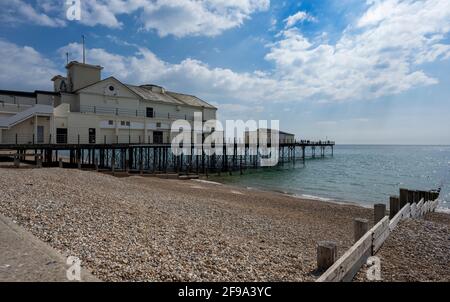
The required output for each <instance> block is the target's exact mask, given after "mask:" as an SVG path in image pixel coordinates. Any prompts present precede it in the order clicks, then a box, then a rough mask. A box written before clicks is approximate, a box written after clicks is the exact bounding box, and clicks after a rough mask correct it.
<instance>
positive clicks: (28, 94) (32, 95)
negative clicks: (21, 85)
mask: <svg viewBox="0 0 450 302" xmlns="http://www.w3.org/2000/svg"><path fill="white" fill-rule="evenodd" d="M0 94H3V95H13V96H22V97H30V98H35V97H36V96H37V95H38V94H48V95H59V93H58V92H53V91H43V90H36V91H34V92H29V91H15V90H0Z"/></svg>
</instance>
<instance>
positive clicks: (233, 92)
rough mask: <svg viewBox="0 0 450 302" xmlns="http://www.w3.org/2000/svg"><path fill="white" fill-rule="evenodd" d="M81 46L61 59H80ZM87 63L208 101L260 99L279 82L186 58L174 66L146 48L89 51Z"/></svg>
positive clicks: (75, 45)
mask: <svg viewBox="0 0 450 302" xmlns="http://www.w3.org/2000/svg"><path fill="white" fill-rule="evenodd" d="M81 50H82V47H81V45H80V44H78V43H72V44H69V45H67V46H65V47H62V48H61V49H60V50H59V53H60V55H61V57H63V56H64V54H65V53H66V52H70V53H71V55H72V57H73V58H81ZM87 58H88V62H89V63H91V64H99V65H102V66H104V67H105V73H106V74H110V75H114V76H116V77H117V78H118V79H119V80H121V81H123V82H125V83H129V84H146V83H147V84H148V83H155V84H160V85H163V86H165V87H166V88H168V89H173V90H178V91H184V92H187V93H193V94H197V95H200V96H202V97H204V98H206V99H208V100H210V99H211V100H220V101H222V102H223V101H228V102H229V101H230V100H245V99H246V100H250V99H255V100H256V99H258V98H259V97H260V95H261V91H260V90H261V88H262V87H265V89H270V87H272V89H274V90H275V88H276V86H277V81H276V80H274V79H270V78H269V77H268V75H267V74H264V73H260V72H255V73H236V72H233V71H232V70H230V69H225V68H212V67H210V66H208V65H207V64H205V63H203V62H201V61H198V60H194V59H191V58H187V59H185V60H182V61H181V62H179V63H176V64H172V63H168V62H165V61H163V60H161V59H160V58H158V57H157V56H156V55H155V54H154V53H153V52H151V51H150V50H149V49H146V48H139V49H138V50H137V52H136V53H135V54H133V55H130V56H122V55H117V54H113V53H110V52H108V51H106V50H104V49H100V48H94V49H88V50H87Z"/></svg>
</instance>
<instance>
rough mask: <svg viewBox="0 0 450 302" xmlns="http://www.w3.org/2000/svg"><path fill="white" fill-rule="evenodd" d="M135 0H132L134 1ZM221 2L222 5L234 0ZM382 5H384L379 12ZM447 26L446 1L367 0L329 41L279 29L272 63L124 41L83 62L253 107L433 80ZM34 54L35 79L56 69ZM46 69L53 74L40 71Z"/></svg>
mask: <svg viewBox="0 0 450 302" xmlns="http://www.w3.org/2000/svg"><path fill="white" fill-rule="evenodd" d="M123 2H124V1H119V0H116V1H112V2H111V7H110V8H114V7H116V8H114V9H118V7H120V4H121V3H123ZM138 2H139V1H138V0H136V1H135V6H136V7H138V6H139V3H138ZM250 2H251V1H250ZM250 2H248V3H250ZM214 3H215V4H216V5H218V4H217V3H219V4H220V3H222V2H221V1H215V2H214ZM224 3H225V2H224ZM226 3H227V4H223V5H231V4H232V3H234V2H233V1H231V2H226ZM230 3H231V4H230ZM239 3H241V2H239ZM384 3H388V4H389V5H387V4H384ZM239 5H241V4H239ZM251 7H252V6H251V5H249V6H248V8H247V10H246V11H250V10H251ZM385 9H389V11H386V12H385V14H383V13H380V12H379V11H380V10H381V11H383V10H385ZM190 32H191V34H192V33H193V32H192V31H190ZM449 32H450V2H449V1H447V0H427V1H412V0H404V1H400V0H399V1H394V0H385V1H374V2H370V4H369V6H368V8H367V10H366V12H364V13H363V14H362V15H361V16H360V18H358V19H357V20H355V22H354V23H352V24H350V25H349V26H348V27H347V28H346V29H345V30H344V32H343V33H342V36H341V37H340V38H338V39H337V41H336V42H335V43H330V42H328V41H327V39H322V38H320V39H316V38H314V37H313V38H308V37H306V36H304V35H303V34H302V32H301V31H300V30H299V29H296V28H289V29H286V30H283V31H282V32H280V33H279V34H278V35H277V37H276V40H275V42H274V43H272V44H269V45H267V49H268V50H267V55H266V56H265V59H266V60H268V61H270V62H272V63H273V69H271V70H265V71H258V70H257V71H254V72H235V71H233V70H231V69H228V68H216V67H212V66H209V65H208V64H205V63H204V62H201V61H199V60H195V59H192V58H186V59H184V60H181V61H180V62H174V63H169V62H166V61H164V60H162V59H161V58H159V57H158V56H156V55H155V54H154V53H153V52H152V51H151V50H149V49H147V48H142V47H137V46H136V45H132V44H129V43H127V45H129V46H130V47H134V48H135V49H136V51H135V53H132V54H129V55H119V54H114V53H111V52H109V51H107V50H105V49H100V48H94V49H88V51H87V58H88V62H89V63H93V64H100V65H103V66H104V67H105V73H106V74H109V75H114V76H116V77H117V78H119V79H120V80H122V81H124V82H126V83H130V84H145V83H155V84H160V85H163V86H165V87H167V88H168V89H173V90H178V91H184V92H187V93H192V94H196V95H199V96H200V97H202V98H205V99H206V100H208V101H215V102H220V103H224V104H238V103H239V104H242V102H244V101H245V102H248V103H247V104H246V105H245V106H249V107H252V106H254V104H258V103H264V102H271V103H276V102H300V101H305V100H308V101H314V102H320V103H327V102H328V103H330V102H344V101H363V100H371V99H376V98H379V97H383V96H388V95H394V94H398V93H402V92H405V91H408V90H411V89H414V88H417V87H423V86H428V85H433V84H436V83H438V79H436V78H434V77H433V75H431V74H428V73H427V72H425V71H424V70H423V65H422V64H424V63H430V62H438V61H439V60H446V59H449V58H450V45H448V44H447V43H446V41H448V40H446V39H448V34H449ZM180 34H181V33H180ZM116 43H120V41H116ZM8 46H9V49H11V48H14V47H15V48H16V51H19V50H21V49H22V47H19V46H16V45H13V44H9V45H8ZM13 46H14V47H13ZM66 51H69V52H70V53H71V55H72V58H81V46H80V45H79V44H76V43H74V44H69V45H67V46H65V47H63V48H62V49H61V50H60V53H61V62H62V61H63V58H64V53H65V52H66ZM2 57H3V60H5V59H4V57H5V56H2ZM33 57H34V58H41V60H43V61H42V62H43V63H42V64H43V69H42V70H39V69H37V68H36V70H32V71H33V72H36V73H37V76H33V79H37V82H36V83H42V81H43V80H42V79H44V80H46V79H48V78H49V77H51V76H53V75H54V74H53V71H54V69H55V68H54V66H52V65H51V64H50V63H51V62H50V61H49V60H48V59H45V58H44V57H43V56H42V55H39V54H38V53H34V56H33ZM21 60H25V58H23V59H22V58H16V59H14V60H8V62H16V64H19V67H18V70H20V69H21V68H22V71H21V72H20V73H22V74H23V73H29V72H28V69H27V65H26V64H22V63H21V62H22V61H21ZM34 64H35V65H36V66H38V65H39V64H38V63H34ZM5 65H11V64H10V63H7V62H5V63H4V64H3V66H5ZM32 66H33V65H32ZM11 69H12V68H11ZM50 71H51V73H52V74H48V75H47V76H44V73H45V72H48V73H50ZM5 74H8V73H5V72H2V77H3V79H2V83H3V82H4V81H6V80H7V79H6V78H5ZM13 74H15V73H14V72H13ZM26 77H32V76H31V75H27V76H26ZM26 77H24V78H23V80H26V79H27V78H26ZM30 79H31V78H30ZM10 83H13V82H11V81H10ZM32 84H33V83H31V84H30V85H29V86H32ZM252 103H253V104H252ZM250 104H252V105H250ZM258 105H259V104H258ZM230 106H231V105H230ZM232 108H236V106H234V107H230V109H232Z"/></svg>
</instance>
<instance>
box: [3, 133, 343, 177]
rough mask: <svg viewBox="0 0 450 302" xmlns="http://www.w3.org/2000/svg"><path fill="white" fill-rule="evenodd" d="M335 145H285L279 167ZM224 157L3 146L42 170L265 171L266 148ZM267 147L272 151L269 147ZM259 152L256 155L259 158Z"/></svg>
mask: <svg viewBox="0 0 450 302" xmlns="http://www.w3.org/2000/svg"><path fill="white" fill-rule="evenodd" d="M334 146H335V142H333V141H308V140H301V141H294V142H289V143H287V142H286V143H284V142H280V144H279V145H278V154H279V161H278V166H283V165H287V164H292V165H295V164H296V163H302V164H304V163H305V160H306V159H307V158H325V157H326V156H333V155H334ZM218 147H219V148H223V152H222V154H221V155H215V154H212V155H208V154H207V152H206V150H205V149H204V146H203V145H193V144H192V145H191V146H190V148H191V155H178V156H177V155H174V153H173V152H172V150H171V149H172V145H171V144H139V143H137V144H120V143H119V144H8V145H0V161H14V164H15V166H16V167H18V166H19V165H20V163H21V162H24V163H28V164H33V165H36V166H37V167H64V168H78V169H95V170H97V171H99V170H101V171H104V172H106V171H110V172H113V173H116V172H126V173H131V174H133V173H137V174H161V173H166V174H167V173H177V174H179V175H190V174H196V175H200V174H204V175H208V174H209V173H219V174H220V173H233V172H236V171H238V172H239V173H241V174H242V173H244V171H245V170H246V169H252V168H253V169H255V168H259V167H261V165H260V159H261V155H260V151H261V147H260V146H259V145H258V146H256V147H254V146H249V144H243V143H241V144H240V143H236V142H235V143H231V144H229V143H227V144H223V145H222V146H218ZM267 147H269V148H270V147H271V146H270V145H268V146H267ZM255 148H256V151H257V152H255Z"/></svg>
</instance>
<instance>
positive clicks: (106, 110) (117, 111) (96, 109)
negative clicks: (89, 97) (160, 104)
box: [80, 105, 194, 121]
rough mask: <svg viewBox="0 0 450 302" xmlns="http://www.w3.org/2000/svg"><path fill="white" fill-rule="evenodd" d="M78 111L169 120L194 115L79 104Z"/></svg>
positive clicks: (188, 118)
mask: <svg viewBox="0 0 450 302" xmlns="http://www.w3.org/2000/svg"><path fill="white" fill-rule="evenodd" d="M80 113H93V114H98V115H116V116H126V117H146V118H155V119H171V120H179V119H180V120H188V121H193V120H194V117H193V116H190V115H187V114H177V113H170V112H168V113H162V112H155V111H153V114H152V115H151V116H147V112H146V111H145V110H132V109H124V108H113V107H100V106H87V105H83V106H80Z"/></svg>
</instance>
